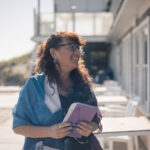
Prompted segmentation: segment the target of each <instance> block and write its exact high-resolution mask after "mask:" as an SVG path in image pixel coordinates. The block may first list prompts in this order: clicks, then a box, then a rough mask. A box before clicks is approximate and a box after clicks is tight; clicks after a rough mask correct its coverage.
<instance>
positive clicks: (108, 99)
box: [96, 96, 128, 105]
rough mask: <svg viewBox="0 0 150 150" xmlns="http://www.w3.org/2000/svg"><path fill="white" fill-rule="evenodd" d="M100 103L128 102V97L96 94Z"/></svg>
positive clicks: (120, 103)
mask: <svg viewBox="0 0 150 150" xmlns="http://www.w3.org/2000/svg"><path fill="white" fill-rule="evenodd" d="M96 98H97V102H98V105H106V104H119V105H122V104H127V102H128V99H127V98H126V97H125V96H96Z"/></svg>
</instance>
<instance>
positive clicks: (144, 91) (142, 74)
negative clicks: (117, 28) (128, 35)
mask: <svg viewBox="0 0 150 150" xmlns="http://www.w3.org/2000/svg"><path fill="white" fill-rule="evenodd" d="M149 44H150V41H149V18H147V19H146V20H144V21H143V22H142V23H141V24H140V25H139V26H138V27H137V28H136V29H135V30H134V31H133V50H134V55H133V62H134V63H133V80H134V82H133V84H134V88H133V96H138V97H139V99H140V101H139V106H140V110H141V111H142V112H143V113H144V114H145V115H150V96H149V94H150V92H149V89H150V88H149V77H150V76H149V71H150V70H149V66H150V64H149V63H148V62H149V61H148V59H149V57H148V56H149Z"/></svg>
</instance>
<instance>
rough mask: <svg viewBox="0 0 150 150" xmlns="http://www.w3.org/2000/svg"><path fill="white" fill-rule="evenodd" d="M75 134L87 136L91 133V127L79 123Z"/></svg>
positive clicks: (84, 123)
mask: <svg viewBox="0 0 150 150" xmlns="http://www.w3.org/2000/svg"><path fill="white" fill-rule="evenodd" d="M76 130H77V132H78V133H79V134H81V135H83V136H89V135H90V134H91V133H92V131H93V127H92V126H90V125H89V124H88V123H86V122H80V123H79V124H78V128H76Z"/></svg>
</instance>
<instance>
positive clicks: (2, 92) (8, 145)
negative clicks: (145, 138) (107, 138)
mask: <svg viewBox="0 0 150 150" xmlns="http://www.w3.org/2000/svg"><path fill="white" fill-rule="evenodd" d="M11 89H12V90H11ZM17 90H18V89H17V88H16V89H15V90H14V89H13V88H8V87H7V89H5V87H3V88H0V150H21V149H22V146H23V143H24V137H23V136H20V135H17V134H15V133H14V132H13V131H12V115H11V112H12V108H13V107H14V105H15V104H16V103H17V99H18V91H17ZM116 150H120V149H119V148H117V149H116ZM122 150H123V149H122Z"/></svg>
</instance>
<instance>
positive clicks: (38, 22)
mask: <svg viewBox="0 0 150 150" xmlns="http://www.w3.org/2000/svg"><path fill="white" fill-rule="evenodd" d="M40 7H41V6H40V0H38V11H37V16H38V17H37V35H40Z"/></svg>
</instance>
